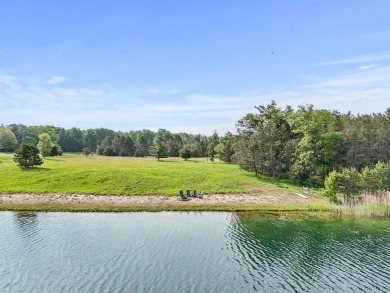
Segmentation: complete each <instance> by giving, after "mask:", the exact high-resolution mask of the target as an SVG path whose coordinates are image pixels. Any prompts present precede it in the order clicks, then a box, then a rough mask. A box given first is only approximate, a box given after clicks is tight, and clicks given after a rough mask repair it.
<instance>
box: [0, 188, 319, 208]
mask: <svg viewBox="0 0 390 293" xmlns="http://www.w3.org/2000/svg"><path fill="white" fill-rule="evenodd" d="M319 200H321V197H319V196H308V198H302V197H300V196H297V195H295V194H294V193H293V192H287V191H286V192H283V191H275V190H265V191H262V192H259V193H256V194H205V195H204V196H203V198H193V197H191V199H190V200H189V201H182V200H180V197H179V196H159V195H147V196H141V195H137V196H128V195H91V194H52V193H48V194H28V193H23V194H0V205H1V204H25V205H26V204H27V205H28V204H33V205H36V204H59V205H66V204H72V205H98V206H119V207H120V206H132V205H134V206H159V205H172V206H178V205H197V206H199V205H294V204H312V203H318V201H319Z"/></svg>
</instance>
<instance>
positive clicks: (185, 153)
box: [180, 145, 191, 160]
mask: <svg viewBox="0 0 390 293" xmlns="http://www.w3.org/2000/svg"><path fill="white" fill-rule="evenodd" d="M180 157H181V158H182V159H184V160H188V159H189V158H191V147H190V146H189V145H185V146H183V148H182V149H181V150H180Z"/></svg>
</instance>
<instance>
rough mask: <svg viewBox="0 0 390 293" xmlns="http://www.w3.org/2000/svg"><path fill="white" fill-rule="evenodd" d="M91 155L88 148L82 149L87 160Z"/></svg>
mask: <svg viewBox="0 0 390 293" xmlns="http://www.w3.org/2000/svg"><path fill="white" fill-rule="evenodd" d="M90 154H91V150H90V149H89V148H83V155H84V156H86V157H87V158H88V157H89V155H90Z"/></svg>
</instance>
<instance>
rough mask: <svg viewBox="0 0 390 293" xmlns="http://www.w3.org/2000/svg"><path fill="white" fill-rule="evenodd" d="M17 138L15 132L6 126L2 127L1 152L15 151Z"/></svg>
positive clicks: (0, 129)
mask: <svg viewBox="0 0 390 293" xmlns="http://www.w3.org/2000/svg"><path fill="white" fill-rule="evenodd" d="M16 146H17V140H16V136H15V135H14V133H13V132H12V131H11V130H10V129H8V128H5V127H0V152H13V151H14V150H15V149H16Z"/></svg>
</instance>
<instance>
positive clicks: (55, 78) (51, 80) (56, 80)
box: [47, 75, 68, 85]
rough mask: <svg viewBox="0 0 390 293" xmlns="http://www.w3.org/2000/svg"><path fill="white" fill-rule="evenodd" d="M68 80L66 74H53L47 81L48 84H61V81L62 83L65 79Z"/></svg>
mask: <svg viewBox="0 0 390 293" xmlns="http://www.w3.org/2000/svg"><path fill="white" fill-rule="evenodd" d="M66 80H68V78H67V77H65V76H58V75H54V76H51V77H50V78H49V79H48V80H47V83H48V84H53V85H54V84H59V83H62V82H64V81H66Z"/></svg>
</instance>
